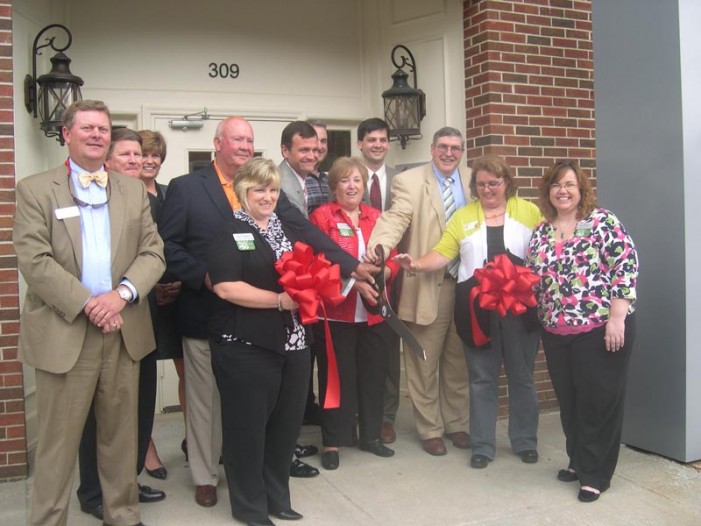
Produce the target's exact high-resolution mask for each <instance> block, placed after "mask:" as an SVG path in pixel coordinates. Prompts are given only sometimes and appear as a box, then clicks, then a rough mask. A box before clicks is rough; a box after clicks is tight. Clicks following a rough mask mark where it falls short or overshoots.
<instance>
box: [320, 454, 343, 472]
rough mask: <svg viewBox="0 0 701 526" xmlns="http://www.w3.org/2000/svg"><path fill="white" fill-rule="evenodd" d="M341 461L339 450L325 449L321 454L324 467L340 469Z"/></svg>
mask: <svg viewBox="0 0 701 526" xmlns="http://www.w3.org/2000/svg"><path fill="white" fill-rule="evenodd" d="M339 464H340V461H339V459H338V451H324V452H323V453H322V455H321V465H322V466H324V469H328V470H334V469H338V466H339Z"/></svg>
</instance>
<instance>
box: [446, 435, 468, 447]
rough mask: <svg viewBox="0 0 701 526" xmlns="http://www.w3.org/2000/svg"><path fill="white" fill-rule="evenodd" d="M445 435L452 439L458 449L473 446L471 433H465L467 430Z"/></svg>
mask: <svg viewBox="0 0 701 526" xmlns="http://www.w3.org/2000/svg"><path fill="white" fill-rule="evenodd" d="M445 436H447V437H448V438H449V439H450V440H452V441H453V445H454V446H455V447H456V448H458V449H470V448H471V447H472V444H471V443H470V435H468V434H467V433H465V431H457V432H455V433H446V434H445Z"/></svg>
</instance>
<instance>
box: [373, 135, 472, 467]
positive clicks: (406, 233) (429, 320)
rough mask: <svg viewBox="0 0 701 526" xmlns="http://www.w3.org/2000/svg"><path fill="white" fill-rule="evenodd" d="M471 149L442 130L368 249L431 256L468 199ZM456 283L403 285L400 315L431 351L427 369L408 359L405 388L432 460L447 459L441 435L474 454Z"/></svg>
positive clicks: (397, 188)
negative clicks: (465, 159) (465, 161)
mask: <svg viewBox="0 0 701 526" xmlns="http://www.w3.org/2000/svg"><path fill="white" fill-rule="evenodd" d="M464 149H465V143H464V141H463V138H462V134H461V133H460V131H459V130H457V129H455V128H451V127H444V128H441V129H440V130H438V131H437V132H436V133H435V134H434V136H433V141H432V143H431V159H432V162H430V163H428V164H426V165H423V166H419V167H417V168H414V169H412V170H408V171H406V172H402V173H401V174H398V175H396V176H395V177H394V179H393V180H392V189H391V202H392V204H391V206H390V208H389V209H388V210H386V211H385V212H384V213H383V214H382V215H381V216H380V218H379V219H378V220H377V224H376V225H375V229H374V230H373V232H372V236H371V238H370V242H369V243H368V252H369V253H370V254H373V253H374V250H375V247H376V246H377V245H382V246H383V248H384V250H385V254H388V253H389V251H390V250H391V249H393V248H395V247H397V249H398V251H399V252H400V253H402V252H403V253H408V254H411V255H417V256H418V255H421V254H425V253H426V252H428V251H429V250H431V249H432V248H433V246H434V245H435V244H436V243H438V240H439V239H440V237H441V234H442V233H443V231H444V230H445V226H446V224H447V222H448V220H449V219H450V216H451V215H452V214H453V213H454V212H455V210H457V209H458V208H460V207H461V206H464V205H465V204H466V202H467V199H468V198H469V195H470V190H469V182H470V171H469V169H464V170H463V171H462V173H461V170H460V169H458V166H459V164H460V161H461V159H462V156H463V151H464ZM455 285H456V279H455V275H454V274H452V273H450V272H448V271H444V270H441V271H437V272H422V273H417V274H414V275H410V274H407V273H405V274H404V275H403V277H402V281H401V284H400V285H399V302H398V306H397V314H398V316H399V318H401V319H402V320H404V321H405V322H406V323H407V325H408V326H409V329H410V330H411V331H412V333H413V334H414V336H416V338H417V340H418V341H419V343H421V346H422V347H423V348H424V349H425V351H426V361H425V362H423V361H422V360H421V359H419V358H418V357H417V356H416V354H415V353H412V352H407V353H404V364H405V368H406V376H407V386H408V388H409V395H410V396H411V401H412V404H413V407H414V420H415V424H416V428H417V431H418V434H419V437H420V439H421V445H422V447H423V449H424V451H426V452H427V453H429V454H430V455H445V454H446V453H447V450H446V447H445V443H444V441H443V438H442V437H443V435H444V434H445V435H447V436H448V438H449V439H451V440H452V442H453V445H454V446H455V447H458V448H461V449H466V448H469V447H470V439H469V436H468V434H467V432H466V431H465V430H466V429H467V421H468V384H467V367H466V365H465V357H464V354H463V350H462V342H461V341H460V338H459V337H458V334H457V332H456V329H455V323H454V321H453V304H454V300H455Z"/></svg>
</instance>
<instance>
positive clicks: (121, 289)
mask: <svg viewBox="0 0 701 526" xmlns="http://www.w3.org/2000/svg"><path fill="white" fill-rule="evenodd" d="M117 294H119V297H120V298H122V299H123V300H124V301H126V302H127V303H131V302H132V300H133V299H134V295H133V294H132V293H131V290H130V289H129V287H127V286H126V285H119V286H118V287H117Z"/></svg>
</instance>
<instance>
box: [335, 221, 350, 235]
mask: <svg viewBox="0 0 701 526" xmlns="http://www.w3.org/2000/svg"><path fill="white" fill-rule="evenodd" d="M336 226H337V227H338V233H339V234H340V235H341V237H351V236H352V235H353V229H352V228H351V227H350V226H349V225H348V223H336Z"/></svg>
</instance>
